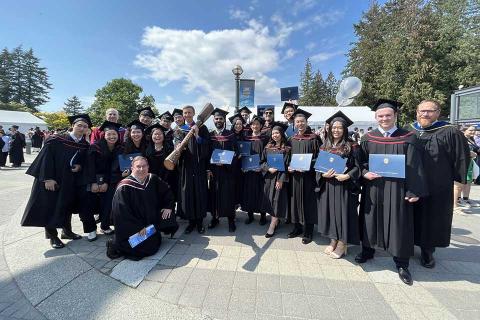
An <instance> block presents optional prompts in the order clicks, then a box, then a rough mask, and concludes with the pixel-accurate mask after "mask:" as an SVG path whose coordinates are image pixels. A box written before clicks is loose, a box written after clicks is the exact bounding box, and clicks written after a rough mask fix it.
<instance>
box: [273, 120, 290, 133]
mask: <svg viewBox="0 0 480 320" xmlns="http://www.w3.org/2000/svg"><path fill="white" fill-rule="evenodd" d="M274 129H275V130H276V129H281V130H282V132H285V131H286V130H287V129H288V124H286V123H283V122H277V121H275V122H273V123H272V130H274Z"/></svg>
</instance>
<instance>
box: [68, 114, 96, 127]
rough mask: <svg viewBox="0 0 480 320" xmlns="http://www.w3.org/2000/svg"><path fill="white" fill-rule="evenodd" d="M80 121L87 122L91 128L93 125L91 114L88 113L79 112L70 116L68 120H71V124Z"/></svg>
mask: <svg viewBox="0 0 480 320" xmlns="http://www.w3.org/2000/svg"><path fill="white" fill-rule="evenodd" d="M78 121H83V122H85V123H86V124H87V125H88V127H89V128H91V127H92V121H91V120H90V116H89V115H88V114H86V113H83V114H77V115H74V116H69V117H68V122H70V124H71V125H73V124H75V123H77V122H78Z"/></svg>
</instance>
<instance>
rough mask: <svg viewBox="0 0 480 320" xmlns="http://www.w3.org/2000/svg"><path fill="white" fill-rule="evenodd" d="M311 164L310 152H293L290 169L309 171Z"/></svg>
mask: <svg viewBox="0 0 480 320" xmlns="http://www.w3.org/2000/svg"><path fill="white" fill-rule="evenodd" d="M311 164H312V154H311V153H294V154H292V160H291V161H290V166H289V167H290V169H291V170H295V171H310V166H311Z"/></svg>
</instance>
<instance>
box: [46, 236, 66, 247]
mask: <svg viewBox="0 0 480 320" xmlns="http://www.w3.org/2000/svg"><path fill="white" fill-rule="evenodd" d="M50 245H51V246H52V248H53V249H61V248H63V247H65V245H64V244H63V242H62V240H60V239H58V237H51V238H50Z"/></svg>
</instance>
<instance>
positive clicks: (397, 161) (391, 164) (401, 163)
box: [368, 154, 441, 178]
mask: <svg viewBox="0 0 480 320" xmlns="http://www.w3.org/2000/svg"><path fill="white" fill-rule="evenodd" d="M368 167H369V171H370V172H374V173H376V174H379V175H381V176H382V177H388V178H405V155H403V154H370V155H369V157H368ZM440 174H441V172H440Z"/></svg>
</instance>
